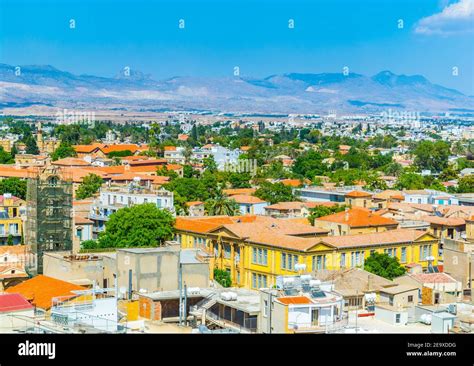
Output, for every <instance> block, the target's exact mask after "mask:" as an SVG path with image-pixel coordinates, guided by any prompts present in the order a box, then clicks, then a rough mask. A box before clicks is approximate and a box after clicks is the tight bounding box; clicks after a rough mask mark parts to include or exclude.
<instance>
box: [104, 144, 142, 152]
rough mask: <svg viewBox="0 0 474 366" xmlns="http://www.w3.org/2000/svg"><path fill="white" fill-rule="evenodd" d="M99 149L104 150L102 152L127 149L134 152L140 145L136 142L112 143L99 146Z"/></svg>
mask: <svg viewBox="0 0 474 366" xmlns="http://www.w3.org/2000/svg"><path fill="white" fill-rule="evenodd" d="M101 150H102V151H103V152H104V154H110V153H111V152H116V151H126V150H129V151H131V152H132V154H133V153H136V152H137V151H138V150H140V146H138V145H136V144H114V145H105V146H104V147H102V148H101Z"/></svg>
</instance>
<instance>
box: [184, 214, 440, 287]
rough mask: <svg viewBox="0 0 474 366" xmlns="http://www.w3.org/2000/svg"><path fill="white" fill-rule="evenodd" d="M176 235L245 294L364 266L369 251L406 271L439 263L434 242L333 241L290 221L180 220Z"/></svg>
mask: <svg viewBox="0 0 474 366" xmlns="http://www.w3.org/2000/svg"><path fill="white" fill-rule="evenodd" d="M175 229H176V239H177V240H178V241H179V242H180V243H181V246H182V247H183V248H197V247H198V248H202V249H203V250H205V251H207V252H208V254H210V256H211V260H210V266H211V268H210V269H211V271H210V273H211V274H212V273H213V270H214V269H216V268H217V269H221V270H226V271H228V272H229V273H230V275H231V279H232V285H233V286H239V287H246V288H254V289H256V288H261V287H271V286H273V285H275V281H276V277H277V276H280V275H295V274H298V273H299V272H300V271H304V272H309V271H317V270H319V269H342V268H352V267H357V266H363V264H364V260H365V258H367V257H369V256H370V254H371V253H372V252H373V251H375V252H378V253H387V254H388V255H391V256H395V257H397V258H398V259H399V261H400V262H401V263H402V264H406V265H408V264H410V263H420V264H421V265H422V266H423V267H427V266H428V261H427V257H430V256H435V259H434V261H433V263H432V264H433V265H436V264H437V262H438V239H436V238H435V237H434V236H433V235H431V234H429V233H427V232H424V231H418V230H411V229H400V230H393V231H389V232H381V233H370V234H361V235H350V236H337V237H336V236H326V235H327V231H325V230H321V229H318V228H315V227H312V226H310V225H304V224H298V223H295V222H294V221H292V220H285V219H272V218H268V217H262V216H251V215H250V216H240V217H208V218H202V217H201V218H192V217H186V218H183V217H179V218H177V221H176V224H175ZM298 265H300V266H298ZM302 265H304V266H302Z"/></svg>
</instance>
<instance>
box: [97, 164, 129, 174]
mask: <svg viewBox="0 0 474 366" xmlns="http://www.w3.org/2000/svg"><path fill="white" fill-rule="evenodd" d="M100 170H101V171H102V172H103V173H106V174H123V173H125V165H113V166H104V167H101V168H100Z"/></svg>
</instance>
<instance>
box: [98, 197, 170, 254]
mask: <svg viewBox="0 0 474 366" xmlns="http://www.w3.org/2000/svg"><path fill="white" fill-rule="evenodd" d="M173 224H174V218H173V215H172V214H171V213H170V212H169V211H167V210H162V209H159V208H158V207H156V205H155V204H153V203H145V204H142V205H135V206H131V207H125V208H121V209H119V210H117V211H116V212H115V213H113V214H112V215H111V216H110V218H109V220H108V221H107V223H106V224H105V231H104V232H102V233H101V235H100V236H99V246H100V247H102V248H129V247H147V246H151V247H156V246H160V245H162V244H163V243H164V242H165V241H166V240H170V239H172V238H173Z"/></svg>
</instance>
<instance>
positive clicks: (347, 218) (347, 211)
mask: <svg viewBox="0 0 474 366" xmlns="http://www.w3.org/2000/svg"><path fill="white" fill-rule="evenodd" d="M344 221H349V208H348V207H346V210H345V214H344Z"/></svg>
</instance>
